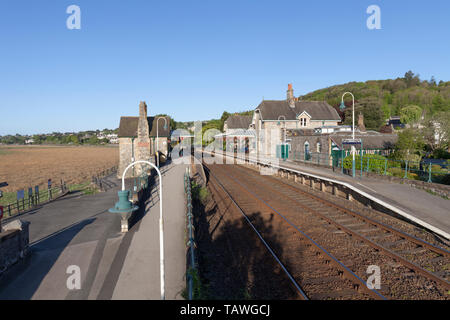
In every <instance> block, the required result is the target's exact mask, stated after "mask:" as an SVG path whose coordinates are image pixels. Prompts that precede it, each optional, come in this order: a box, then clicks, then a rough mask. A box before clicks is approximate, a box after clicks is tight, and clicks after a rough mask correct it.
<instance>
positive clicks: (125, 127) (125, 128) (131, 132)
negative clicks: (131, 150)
mask: <svg viewBox="0 0 450 320" xmlns="http://www.w3.org/2000/svg"><path fill="white" fill-rule="evenodd" d="M158 118H160V117H158ZM165 118H166V120H167V129H164V123H165V122H164V120H159V128H158V134H159V136H160V137H169V136H170V117H165ZM138 120H139V117H120V125H119V134H118V136H119V138H125V137H137V127H138ZM147 121H148V129H149V132H150V135H149V136H150V137H156V121H157V119H155V117H147Z"/></svg>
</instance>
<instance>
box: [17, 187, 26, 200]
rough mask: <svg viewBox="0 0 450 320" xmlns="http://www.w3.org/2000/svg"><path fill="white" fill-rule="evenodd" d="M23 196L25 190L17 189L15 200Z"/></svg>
mask: <svg viewBox="0 0 450 320" xmlns="http://www.w3.org/2000/svg"><path fill="white" fill-rule="evenodd" d="M23 198H25V190H23V189H22V190H19V191H17V200H20V199H23Z"/></svg>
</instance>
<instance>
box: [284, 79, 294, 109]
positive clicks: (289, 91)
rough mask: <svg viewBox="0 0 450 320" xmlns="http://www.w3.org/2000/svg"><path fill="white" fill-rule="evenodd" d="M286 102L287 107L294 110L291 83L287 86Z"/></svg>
mask: <svg viewBox="0 0 450 320" xmlns="http://www.w3.org/2000/svg"><path fill="white" fill-rule="evenodd" d="M286 101H287V102H288V104H289V107H291V108H295V98H294V89H292V83H289V84H288V89H287V94H286Z"/></svg>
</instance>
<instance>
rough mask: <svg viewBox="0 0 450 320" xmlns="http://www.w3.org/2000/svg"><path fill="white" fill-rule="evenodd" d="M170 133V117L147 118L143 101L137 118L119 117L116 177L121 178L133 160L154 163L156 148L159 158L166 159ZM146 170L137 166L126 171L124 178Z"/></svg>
mask: <svg viewBox="0 0 450 320" xmlns="http://www.w3.org/2000/svg"><path fill="white" fill-rule="evenodd" d="M164 119H165V120H164ZM157 126H158V127H157ZM170 131H171V129H170V117H148V116H147V104H146V103H145V102H144V101H141V103H140V104H139V117H120V126H119V153H120V161H119V170H118V171H117V175H118V177H122V174H123V171H124V170H125V168H126V167H127V166H128V165H129V164H130V163H131V162H133V160H134V161H137V160H150V161H151V162H153V163H154V162H155V159H154V158H155V152H156V151H157V150H156V148H157V146H158V151H159V152H160V153H161V156H165V157H167V156H168V152H169V137H170ZM157 136H159V138H158V143H157V141H156V139H157ZM160 159H161V158H160ZM147 170H149V166H148V165H143V164H138V165H136V166H135V167H134V170H132V169H129V170H128V172H127V174H126V177H132V176H133V173H134V176H139V175H141V174H142V173H143V172H145V171H147Z"/></svg>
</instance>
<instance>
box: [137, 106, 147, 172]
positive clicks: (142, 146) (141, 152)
mask: <svg viewBox="0 0 450 320" xmlns="http://www.w3.org/2000/svg"><path fill="white" fill-rule="evenodd" d="M149 134H150V130H149V126H148V120H147V104H146V103H145V101H141V102H140V103H139V119H138V127H137V139H136V140H135V160H148V159H150V137H149ZM144 168H145V166H144V165H141V164H137V165H136V166H135V173H136V174H137V175H140V174H142V173H143V172H144Z"/></svg>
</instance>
